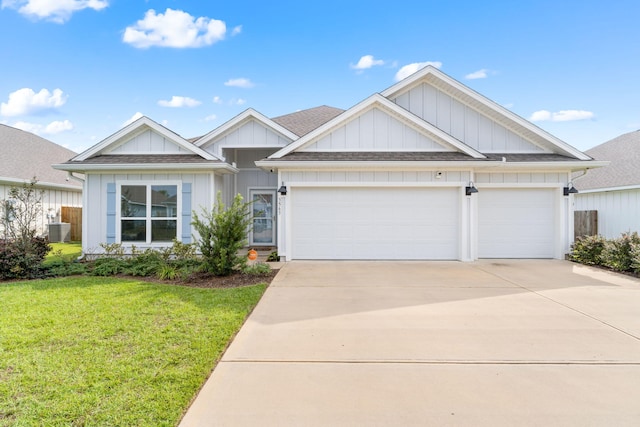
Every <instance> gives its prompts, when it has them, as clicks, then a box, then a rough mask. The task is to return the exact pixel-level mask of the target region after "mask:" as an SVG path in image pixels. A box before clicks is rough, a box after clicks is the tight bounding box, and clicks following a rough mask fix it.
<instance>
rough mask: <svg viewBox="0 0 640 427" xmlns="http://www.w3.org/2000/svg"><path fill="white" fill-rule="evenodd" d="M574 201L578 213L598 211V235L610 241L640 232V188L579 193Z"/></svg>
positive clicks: (574, 197)
mask: <svg viewBox="0 0 640 427" xmlns="http://www.w3.org/2000/svg"><path fill="white" fill-rule="evenodd" d="M573 200H574V210H576V211H588V210H596V211H598V234H600V235H602V236H604V237H606V238H608V239H614V238H617V237H620V235H621V234H622V233H628V232H633V231H637V232H640V188H635V189H629V190H616V191H598V192H589V193H578V194H576V195H574V196H573Z"/></svg>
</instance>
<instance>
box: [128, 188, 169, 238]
mask: <svg viewBox="0 0 640 427" xmlns="http://www.w3.org/2000/svg"><path fill="white" fill-rule="evenodd" d="M177 230H178V185H177V184H173V185H171V184H169V185H159V184H156V185H146V184H123V185H121V186H120V242H122V243H125V242H132V243H163V242H171V241H172V240H173V239H175V238H177Z"/></svg>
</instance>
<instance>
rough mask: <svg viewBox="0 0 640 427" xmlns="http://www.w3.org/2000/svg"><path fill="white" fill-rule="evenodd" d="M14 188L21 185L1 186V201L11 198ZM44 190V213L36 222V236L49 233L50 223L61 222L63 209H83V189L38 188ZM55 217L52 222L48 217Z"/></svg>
mask: <svg viewBox="0 0 640 427" xmlns="http://www.w3.org/2000/svg"><path fill="white" fill-rule="evenodd" d="M12 186H17V187H20V185H0V200H6V199H8V198H9V191H10V190H11V187H12ZM38 189H39V190H42V191H43V193H42V212H41V214H40V216H39V217H38V218H37V220H36V224H35V225H36V234H38V235H42V234H46V233H47V232H48V227H47V225H48V224H49V222H60V214H61V208H62V207H63V206H68V207H72V208H80V207H82V188H78V189H77V190H59V189H53V188H40V187H39V188H38ZM48 214H51V215H53V218H51V221H49V219H48V218H47V215H48Z"/></svg>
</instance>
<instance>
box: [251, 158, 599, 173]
mask: <svg viewBox="0 0 640 427" xmlns="http://www.w3.org/2000/svg"><path fill="white" fill-rule="evenodd" d="M255 164H256V166H258V167H259V168H261V169H264V170H267V171H270V170H276V169H404V170H411V169H425V168H426V169H433V168H438V169H491V170H505V169H510V170H545V171H550V170H554V171H555V170H557V171H572V172H573V171H579V170H585V169H593V168H598V167H603V166H606V164H607V162H597V161H566V162H563V161H553V162H503V161H496V160H453V161H451V160H436V161H373V160H363V161H328V160H324V161H318V160H316V161H302V160H298V161H296V160H280V161H278V160H273V159H268V160H258V161H256V162H255Z"/></svg>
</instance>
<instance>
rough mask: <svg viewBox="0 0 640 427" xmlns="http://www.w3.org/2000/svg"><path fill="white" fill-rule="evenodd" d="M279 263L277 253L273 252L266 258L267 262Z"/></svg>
mask: <svg viewBox="0 0 640 427" xmlns="http://www.w3.org/2000/svg"><path fill="white" fill-rule="evenodd" d="M278 261H280V255H278V251H273V252H271V253H270V254H269V256H268V257H267V262H278Z"/></svg>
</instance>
